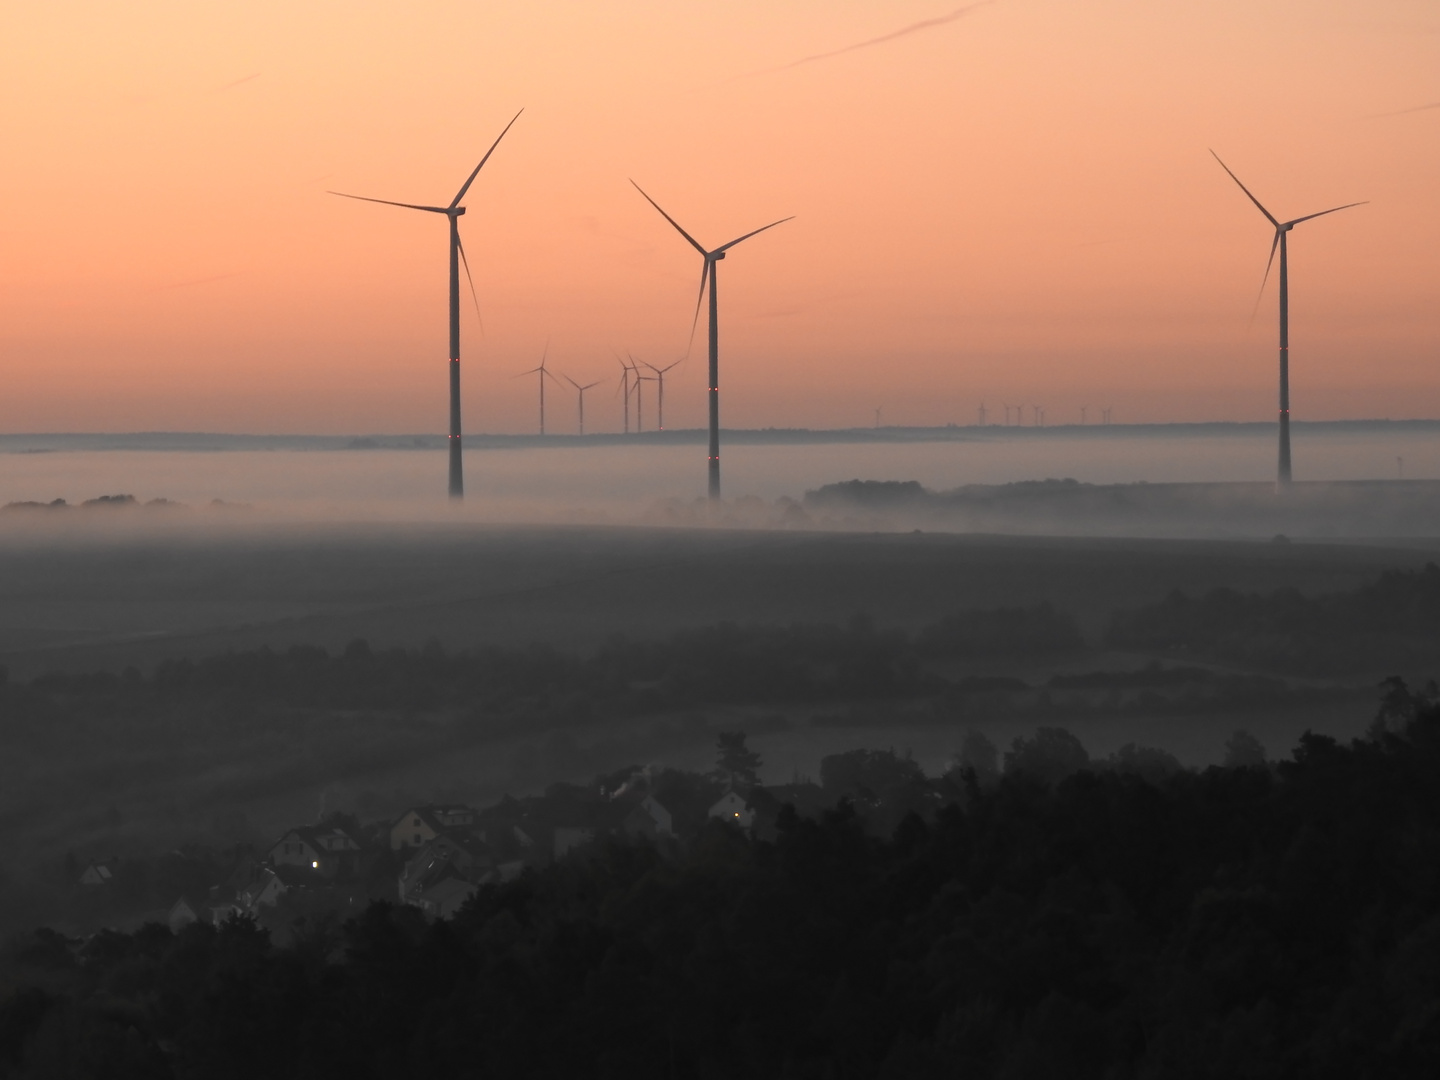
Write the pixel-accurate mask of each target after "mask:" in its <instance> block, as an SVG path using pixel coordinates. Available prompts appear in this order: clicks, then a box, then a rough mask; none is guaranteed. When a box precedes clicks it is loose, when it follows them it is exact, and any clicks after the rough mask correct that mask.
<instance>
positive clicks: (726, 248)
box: [714, 214, 795, 255]
mask: <svg viewBox="0 0 1440 1080" xmlns="http://www.w3.org/2000/svg"><path fill="white" fill-rule="evenodd" d="M794 220H795V215H794V214H791V215H790V216H789V217H782V218H781V219H780V220H779V221H772V222H770V224H769V225H762V226H760V228H758V229H756V230H755V232H747V233H746V234H745V235H744V236H741V237H737V238H736V239H734V240H731V241H730V242H729V243H728V244H725V245H724V246H723V247H718V248H716V249H715V251H714V254H716V255H719V254H720V253H721V252H722V251H729V250H730V249H731V248H732V247H734V246H735V245H736V244H738V243H740V241H742V240H749V239H750V237H752V236H754V235H756V233H762V232H764V231H765V230H766V229H773V228H774V227H775V226H776V225H784V224H785V222H787V221H794Z"/></svg>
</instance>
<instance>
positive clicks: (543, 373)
mask: <svg viewBox="0 0 1440 1080" xmlns="http://www.w3.org/2000/svg"><path fill="white" fill-rule="evenodd" d="M549 355H550V343H549V342H548V341H547V342H546V343H545V351H544V352H543V353H541V354H540V366H539V367H532V368H531V369H530V370H529V371H522V372H520V374H519V375H516V376H515V378H517V379H523V378H524V377H525V376H526V375H534V374H535V373H536V372H539V374H540V434H541V435H544V434H545V380H546V379H550V380H551V381H553V382H557V383H558V382H559V381H560V380H559V379H557V378H555V376H554V374H553V373H552V372H550V371H549V370H547V369H546V367H545V359H546V357H548V356H549Z"/></svg>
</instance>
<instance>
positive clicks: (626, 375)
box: [615, 353, 631, 435]
mask: <svg viewBox="0 0 1440 1080" xmlns="http://www.w3.org/2000/svg"><path fill="white" fill-rule="evenodd" d="M615 362H616V363H617V364H619V365H620V385H619V386H617V387H616V388H615V392H616V393H617V394H619V395H620V396H621V397H622V398H623V399H624V400H625V434H626V435H629V434H630V375H631V370H630V365H629V364H627V363H625V361H624V360H621V359H620V354H619V353H616V354H615Z"/></svg>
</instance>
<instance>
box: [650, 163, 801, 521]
mask: <svg viewBox="0 0 1440 1080" xmlns="http://www.w3.org/2000/svg"><path fill="white" fill-rule="evenodd" d="M630 183H632V184H634V185H635V190H636V191H638V192H640V194H641V195H645V189H644V188H642V187H641V186H640V185H639V184H636V183H635V181H634V180H631V181H630ZM645 201H646V202H648V203H649V204H650V205H651V206H653V207H655V209H656V210H660V204H659V203H657V202H656V201H655V200H654V199H652V198H650V196H649V195H645ZM660 216H661V217H663V218H664V219H665V220H666V221H668V222H669V223H670V224H671V225H673V226H675V231H676V232H678V233H679V234H680V235H681V236H683V237H684V238H685V239H686V240H688V241H689V242H690V246H691V247H693V248H694V249H695V250H696V251H698V252H700V254H701V256H703V257H704V259H705V267H704V269H702V270H701V271H700V295H699V296H698V297H696V300H695V318H694V319H692V320H691V323H690V337H691V339H692V340H693V339H694V337H695V325H696V323H698V322H699V321H700V304H701V302H702V301H703V300H704V299H705V284H706V281H707V280H708V281H709V284H710V385H709V397H710V462H709V473H710V498H712V499H718V498H720V312H719V307H718V306H717V303H716V299H715V271H716V268H717V264H718V263H719V262H720V260H721V259H723V258H725V253H726V252H727V251H729V250H730V249H731V248H732V247H734V246H735V245H736V244H738V243H740V242H742V241H744V240H749V239H750V237H752V236H755V235H756V234H757V233H762V232H764V231H765V230H766V229H773V228H774V227H775V226H776V225H781V224H783V223H785V222H787V221H790V220H791V219H792V218H793V217H794V216H795V215H794V214H791V215H790V217H784V218H781V219H780V220H779V221H772V222H771V223H770V224H769V225H762V226H761V227H760V228H758V229H755V230H754V231H753V232H748V233H746V234H745V235H744V236H739V237H736V238H735V239H734V240H731V241H730V242H729V243H728V244H721V245H720V246H719V247H718V248H715V249H714V250H713V251H706V250H705V248H704V247H702V246H701V245H700V243H699V241H697V240H696V239H695V238H694V237H693V236H691V235H690V234H689V233H687V232H686V231H685V230H684V229H682V228H680V224H679V222H677V221H676V220H675V219H674V218H672V217H671V216H670V215H669V214H667V213H665V211H664V210H660Z"/></svg>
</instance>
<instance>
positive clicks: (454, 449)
mask: <svg viewBox="0 0 1440 1080" xmlns="http://www.w3.org/2000/svg"><path fill="white" fill-rule="evenodd" d="M524 111H525V110H524V109H521V110H520V112H524ZM519 119H520V113H518V112H517V113H516V114H515V115H514V116H513V117H511V119H510V123H508V124H506V125H505V131H502V132H500V134H499V136H498V137H497V138H496V139H495V141H494V142H493V143H491V144H490V149H489V150H486V151H485V156H484V157H483V158H481V159H480V164H479V165H476V166H475V171H474V172H472V173H471V174H470V176H469V179H467V180H466V181H465V183H464V184H462V185H461V186H460V190H459V191H457V192H456V193H455V198H453V199H451V200H450V205H449V206H420V205H418V204H416V203H402V202H391V201H390V200H389V199H371V198H369V197H367V196H365V195H349V194H346V193H345V192H343V191H332V192H330V194H331V195H342V196H344V197H345V198H347V199H359V200H361V201H362V202H374V203H384V204H385V205H386V206H400V207H404V208H405V209H406V210H424V211H426V212H427V213H431V214H444V215H445V216H446V218H448V219H449V221H450V497H451V498H452V499H460V498H464V496H465V475H464V471H463V466H462V465H461V459H460V263H462V262H463V263H464V264H465V277H466V279H467V280H468V281H469V282H470V295H471V297H472V298H473V297H474V295H475V280H474V279H473V278H471V277H470V260H469V259H467V258H465V247H464V245H462V244H461V243H460V215H462V214H463V213H465V207H463V206H461V205H460V200H461V199H463V198H464V197H465V193H466V192H467V191H469V190H470V185H471V184H473V183H474V182H475V177H477V176H478V175H480V170H481V169H482V168H484V166H485V162H487V161H489V160H490V155H491V154H493V153H494V152H495V147H497V146H499V145H500V140H501V139H503V138H504V137H505V132H506V131H509V130H510V128H511V127H512V126H513V125H514V123H515V121H516V120H519ZM475 306H476V310H479V306H480V305H479V301H478V300H477V301H476V305H475Z"/></svg>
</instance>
